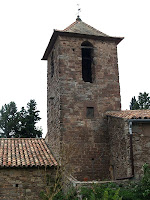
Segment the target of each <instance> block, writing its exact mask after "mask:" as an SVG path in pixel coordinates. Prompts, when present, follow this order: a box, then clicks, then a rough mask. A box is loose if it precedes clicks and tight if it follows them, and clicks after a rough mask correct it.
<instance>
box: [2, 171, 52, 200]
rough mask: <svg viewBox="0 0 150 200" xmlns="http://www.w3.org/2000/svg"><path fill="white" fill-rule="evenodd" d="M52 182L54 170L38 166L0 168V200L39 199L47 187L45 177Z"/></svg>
mask: <svg viewBox="0 0 150 200" xmlns="http://www.w3.org/2000/svg"><path fill="white" fill-rule="evenodd" d="M48 176H49V177H50V182H51V184H53V181H54V176H55V171H54V169H53V168H51V169H46V171H45V168H44V169H38V168H0V199H1V200H10V199H11V200H39V199H40V197H39V194H40V192H41V191H42V190H45V189H46V187H47V177H48Z"/></svg>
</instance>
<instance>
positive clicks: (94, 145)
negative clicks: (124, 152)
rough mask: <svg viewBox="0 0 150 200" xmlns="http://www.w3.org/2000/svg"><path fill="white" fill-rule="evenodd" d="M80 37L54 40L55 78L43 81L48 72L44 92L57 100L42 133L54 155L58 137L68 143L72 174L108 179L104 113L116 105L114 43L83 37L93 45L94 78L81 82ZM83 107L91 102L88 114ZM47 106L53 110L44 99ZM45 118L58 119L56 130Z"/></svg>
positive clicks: (81, 39) (118, 96)
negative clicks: (52, 95) (46, 89)
mask: <svg viewBox="0 0 150 200" xmlns="http://www.w3.org/2000/svg"><path fill="white" fill-rule="evenodd" d="M86 40H87V39H86V38H75V37H64V36H61V37H59V38H58V39H57V42H56V44H55V47H54V48H55V52H56V53H55V55H56V58H55V59H56V60H57V61H56V62H57V64H56V67H55V74H58V76H56V77H57V78H58V79H57V78H55V76H54V77H53V78H52V79H53V80H49V79H50V78H49V76H50V73H49V72H48V96H49V95H51V94H52V93H54V94H55V95H56V96H55V95H54V96H55V98H54V102H57V103H58V104H57V105H56V106H55V111H54V113H55V114H54V116H53V117H50V115H49V114H48V122H49V123H48V135H47V138H48V140H49V142H50V144H51V146H52V150H53V151H54V154H59V153H58V147H57V145H59V140H60V141H62V143H63V145H64V146H65V145H69V146H70V158H69V162H70V163H71V164H72V166H73V170H74V171H75V173H74V176H75V177H76V178H77V179H79V180H83V179H88V180H92V179H95V180H96V179H98V180H103V179H108V178H109V173H108V172H109V153H110V151H109V143H108V134H107V130H106V129H107V128H106V124H105V119H104V113H105V112H106V111H108V110H120V88H119V78H118V65H117V47H116V44H115V43H112V42H102V41H99V40H93V39H88V41H89V42H90V43H91V44H92V45H93V46H94V53H93V56H94V57H93V71H94V73H93V75H94V82H93V83H89V82H84V81H83V80H82V56H81V44H82V42H84V41H86ZM50 57H51V54H50V56H49V59H50ZM49 59H48V63H50V60H49ZM48 66H49V64H48ZM56 84H57V85H56ZM59 92H60V93H59ZM59 94H60V96H59ZM87 107H94V118H92V119H89V118H87V117H86V108H87ZM50 109H51V112H53V111H52V106H51V108H50V107H49V104H48V110H50ZM59 109H60V110H59ZM59 111H60V115H59V114H58V113H59ZM48 112H50V111H48ZM58 119H59V120H58ZM51 120H52V121H55V120H56V121H57V120H58V124H60V126H59V128H58V129H57V126H55V125H52V123H51V122H50V121H51ZM59 130H60V131H59ZM53 133H54V134H53ZM54 138H55V139H54ZM71 152H73V153H71Z"/></svg>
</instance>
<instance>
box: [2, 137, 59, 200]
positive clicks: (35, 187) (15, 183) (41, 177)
mask: <svg viewBox="0 0 150 200" xmlns="http://www.w3.org/2000/svg"><path fill="white" fill-rule="evenodd" d="M56 166H57V162H56V160H55V159H54V157H53V156H52V154H51V152H50V150H49V148H48V146H47V144H46V143H45V140H44V139H35V138H32V139H31V138H28V139H21V138H15V139H14V138H12V139H10V138H9V139H6V138H1V139H0V199H1V200H26V199H28V200H33V199H35V200H36V199H37V200H39V199H40V197H39V194H40V192H41V191H42V190H45V188H46V186H47V185H48V182H47V177H48V176H50V180H51V184H53V182H52V181H54V178H55V170H54V168H55V167H56Z"/></svg>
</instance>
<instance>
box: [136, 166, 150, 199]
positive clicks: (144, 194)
mask: <svg viewBox="0 0 150 200" xmlns="http://www.w3.org/2000/svg"><path fill="white" fill-rule="evenodd" d="M143 170H144V176H143V178H142V180H141V181H140V182H139V184H138V185H137V186H136V187H135V193H136V194H137V197H138V198H139V199H141V200H149V199H150V167H149V165H148V164H145V165H144V166H143Z"/></svg>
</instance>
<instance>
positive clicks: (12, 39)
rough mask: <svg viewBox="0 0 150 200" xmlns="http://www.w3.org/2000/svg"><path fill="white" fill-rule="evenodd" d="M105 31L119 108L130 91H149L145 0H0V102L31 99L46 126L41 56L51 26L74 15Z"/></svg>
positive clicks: (149, 16)
mask: <svg viewBox="0 0 150 200" xmlns="http://www.w3.org/2000/svg"><path fill="white" fill-rule="evenodd" d="M77 4H79V8H81V12H80V17H81V19H82V21H84V22H85V23H87V24H89V25H91V26H93V27H94V28H96V29H98V30H100V31H102V32H104V33H106V34H108V35H110V36H118V37H124V40H123V41H122V42H121V43H120V44H119V45H118V66H119V79H120V91H121V104H122V109H123V110H125V109H129V104H130V101H131V98H132V97H133V96H136V97H137V96H138V94H139V92H147V93H150V88H149V76H150V50H149V49H150V28H149V24H150V11H149V10H150V3H149V0H92V1H88V0H55V1H52V0H13V1H12V0H5V1H4V0H0V94H1V95H0V108H1V107H2V105H4V104H8V103H9V102H10V101H14V102H15V103H16V105H17V107H18V110H20V109H21V107H22V106H24V107H26V105H27V103H28V102H29V101H30V99H35V101H36V102H37V109H38V110H40V117H41V118H42V119H41V121H40V123H39V124H38V126H40V127H42V129H43V133H44V134H43V136H45V135H46V132H47V63H46V61H42V60H41V58H42V56H43V54H44V51H45V49H46V47H47V45H48V42H49V40H50V37H51V35H52V33H53V30H54V29H59V30H63V29H65V28H66V27H67V26H69V25H70V24H71V23H73V22H74V21H75V20H76V17H77V14H78V6H77Z"/></svg>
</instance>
